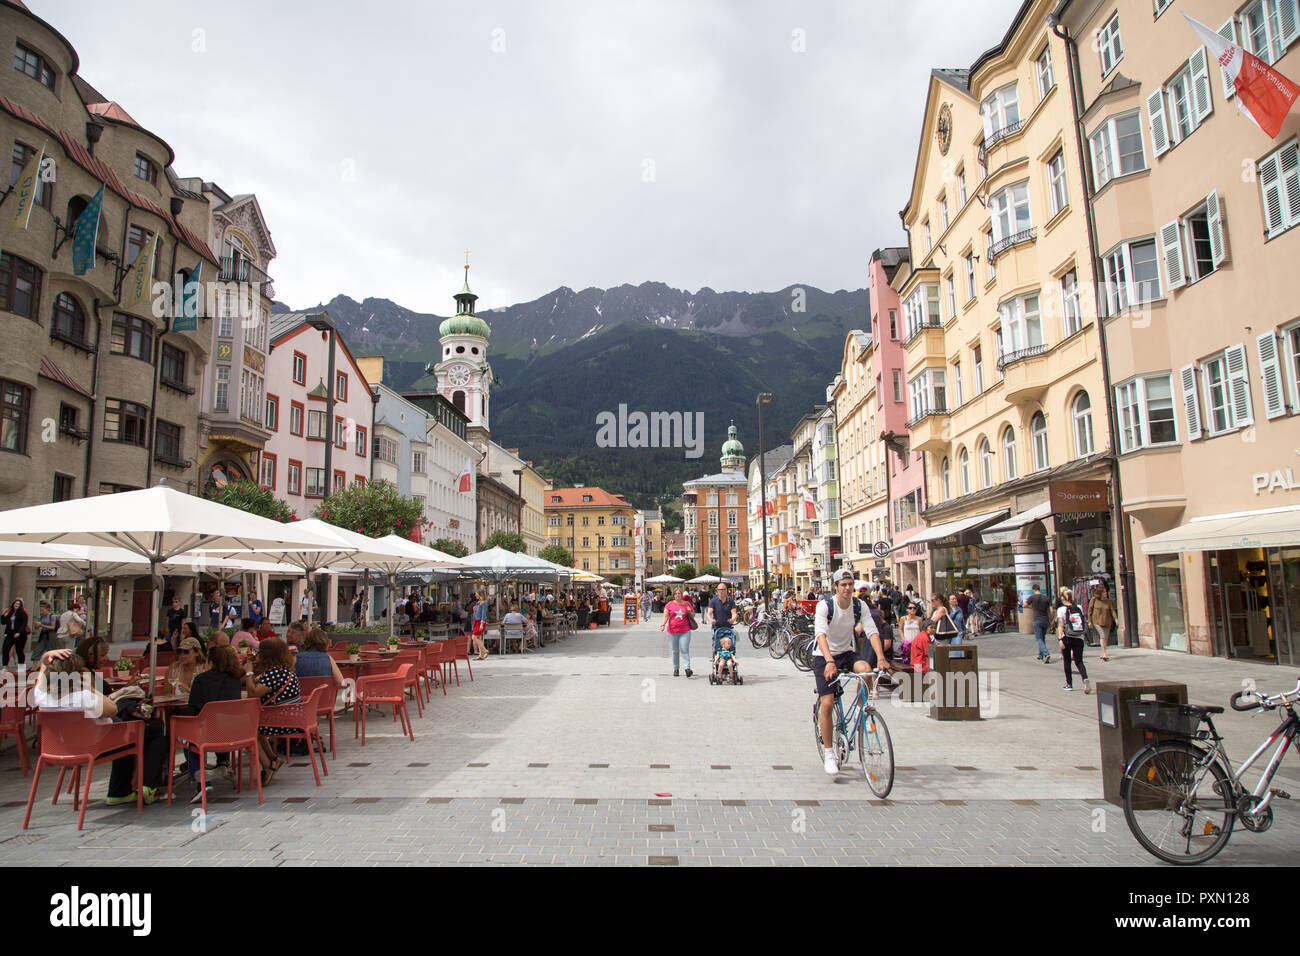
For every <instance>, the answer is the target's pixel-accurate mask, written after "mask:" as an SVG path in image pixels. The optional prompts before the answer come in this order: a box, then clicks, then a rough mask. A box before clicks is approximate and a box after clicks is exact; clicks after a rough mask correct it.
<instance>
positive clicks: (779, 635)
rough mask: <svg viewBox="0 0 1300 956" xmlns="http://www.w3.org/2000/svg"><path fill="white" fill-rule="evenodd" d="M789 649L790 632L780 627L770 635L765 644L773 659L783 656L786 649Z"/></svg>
mask: <svg viewBox="0 0 1300 956" xmlns="http://www.w3.org/2000/svg"><path fill="white" fill-rule="evenodd" d="M789 649H790V632H789V631H787V630H785V628H781V629H780V630H778V631H777V632H776V634H775V635H774V636H773V637H772V641H771V643H770V644H768V645H767V652H768V653H769V654H771V655H772V657H773V659H774V660H778V661H779V660H780V659H781V658H783V657H785V653H786V651H788V650H789Z"/></svg>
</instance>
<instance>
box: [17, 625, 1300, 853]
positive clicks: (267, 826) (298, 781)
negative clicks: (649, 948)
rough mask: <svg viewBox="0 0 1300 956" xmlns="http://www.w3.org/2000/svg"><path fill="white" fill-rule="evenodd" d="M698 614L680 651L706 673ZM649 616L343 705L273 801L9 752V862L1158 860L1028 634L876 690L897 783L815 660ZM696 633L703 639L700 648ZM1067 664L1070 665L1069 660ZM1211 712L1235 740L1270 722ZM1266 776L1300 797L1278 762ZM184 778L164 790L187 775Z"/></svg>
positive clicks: (1289, 677)
mask: <svg viewBox="0 0 1300 956" xmlns="http://www.w3.org/2000/svg"><path fill="white" fill-rule="evenodd" d="M700 634H701V632H697V636H696V640H695V642H694V648H693V650H695V651H696V657H695V658H694V659H693V663H694V664H695V665H696V667H697V668H701V669H704V670H707V650H708V646H709V643H708V640H707V639H706V638H703V637H701V636H700ZM665 646H666V645H665V642H664V639H663V637H662V635H661V634H660V633H659V631H658V629H657V624H655V623H653V622H652V623H650V624H639V625H628V626H627V627H614V628H608V629H602V630H600V631H593V632H588V633H584V634H580V635H575V636H573V637H570V638H568V639H566V640H564V641H561V642H559V643H557V644H553V645H550V646H548V647H546V648H544V649H542V650H541V651H539V652H537V653H533V654H528V655H525V656H523V657H519V656H515V655H512V656H510V657H508V658H500V657H494V658H492V659H491V660H489V661H487V662H484V663H483V664H481V665H478V666H476V667H475V680H474V681H472V682H471V681H470V680H469V679H468V675H467V674H466V673H465V669H464V666H463V664H462V667H461V672H462V673H461V677H462V682H461V684H460V686H459V687H456V686H455V684H454V682H453V686H452V687H451V689H450V691H449V693H448V694H447V695H446V696H443V695H442V694H441V693H436V694H435V697H434V700H433V701H432V703H431V704H430V705H429V706H428V707H426V710H425V715H424V717H423V718H420V717H417V716H415V714H414V706H413V705H412V710H413V714H412V717H413V720H414V724H415V731H416V740H415V742H414V743H412V742H411V741H410V740H408V739H406V738H405V737H402V736H401V735H400V734H399V733H398V731H397V728H396V725H395V724H392V723H391V722H390V721H389V718H387V717H383V718H379V717H376V718H375V719H373V720H372V721H371V722H370V723H369V725H368V734H367V745H366V746H365V747H364V748H363V747H361V746H360V743H359V741H356V740H354V739H353V735H352V734H351V733H349V732H348V731H350V730H351V729H352V720H351V717H350V716H349V717H346V718H344V717H343V715H342V714H340V716H339V721H338V731H339V739H338V759H337V760H336V761H332V762H331V763H330V774H329V776H328V777H327V778H326V779H325V780H324V786H322V787H319V788H317V787H316V786H315V784H314V780H313V778H312V774H311V770H310V768H309V767H308V766H307V764H306V763H305V758H295V762H294V765H293V766H292V767H287V768H285V769H283V770H281V771H280V772H279V774H277V776H276V779H275V781H274V783H273V784H272V785H271V786H270V787H268V788H267V790H266V802H265V804H263V805H262V806H260V807H259V806H258V804H257V801H256V797H255V796H249V795H248V793H247V792H245V793H244V794H236V793H235V792H234V791H233V790H232V789H231V788H230V786H229V785H228V784H225V783H219V784H218V791H217V798H216V802H215V803H214V804H212V805H210V814H209V817H208V819H207V820H203V819H202V818H201V814H200V812H199V809H198V807H191V806H190V805H189V803H188V802H187V801H188V796H189V793H190V791H189V789H188V787H187V786H186V787H183V788H182V790H183V793H184V797H183V799H181V800H178V801H177V802H176V803H174V804H172V805H171V806H167V805H165V804H159V805H155V806H152V807H146V808H145V810H144V812H143V813H142V814H136V812H135V810H134V807H130V808H128V809H119V808H108V807H106V806H105V805H104V804H103V795H104V788H105V786H106V784H107V776H108V773H107V768H101V769H100V771H99V772H98V774H97V782H96V784H95V785H94V787H93V788H92V798H91V806H90V808H89V810H88V812H87V816H86V828H85V830H83V831H80V832H78V831H77V830H76V829H75V823H76V818H75V814H74V811H73V810H72V806H71V801H70V798H66V797H65V798H63V799H61V800H60V802H59V804H58V805H57V806H51V805H50V803H49V800H50V797H51V795H52V793H53V786H54V781H55V779H56V778H57V774H49V772H48V771H47V774H46V775H45V776H43V778H42V780H41V788H40V795H39V796H38V801H37V804H36V809H35V811H34V813H33V816H32V825H31V828H30V829H28V830H26V831H23V830H21V829H20V827H21V824H22V814H23V807H24V804H25V801H26V796H27V788H28V786H29V785H30V778H29V777H23V776H22V775H21V773H20V772H19V770H18V768H17V759H16V757H15V756H14V754H13V752H12V747H9V748H8V749H6V751H5V753H4V754H3V755H0V860H3V861H4V862H6V863H16V864H20V865H23V864H36V865H41V864H48V865H66V864H71V865H75V866H93V865H114V864H133V865H149V864H156V863H165V864H175V863H198V864H222V865H311V864H326V865H339V864H345V865H369V864H388V863H440V862H446V863H494V864H500V863H588V864H606V863H608V864H647V863H648V864H658V863H663V864H667V865H683V866H688V865H701V864H710V863H745V864H753V863H766V864H772V863H794V864H802V863H841V864H852V863H872V864H882V863H907V864H943V865H952V864H1017V863H1031V864H1099V865H1110V864H1117V863H1118V864H1138V865H1146V864H1152V863H1155V861H1154V860H1153V859H1152V858H1151V857H1149V856H1148V855H1147V854H1146V853H1145V852H1144V851H1143V850H1142V849H1141V848H1140V847H1139V846H1138V845H1137V843H1136V842H1135V841H1134V840H1133V838H1132V836H1131V835H1130V834H1129V832H1128V829H1127V827H1126V826H1125V823H1124V819H1123V813H1122V811H1121V810H1120V809H1119V808H1118V807H1114V806H1112V805H1110V804H1107V803H1105V802H1104V801H1102V800H1101V799H1100V797H1101V776H1100V771H1099V769H1098V766H1099V748H1098V741H1097V729H1096V727H1097V724H1096V699H1095V697H1092V696H1086V695H1084V694H1083V693H1082V692H1081V690H1076V691H1074V692H1073V693H1066V692H1064V691H1062V690H1061V685H1062V683H1063V675H1062V673H1061V670H1060V668H1059V667H1058V666H1057V665H1056V664H1052V665H1047V666H1044V665H1042V664H1038V663H1036V662H1035V661H1034V660H1033V656H1032V648H1033V639H1032V637H1029V638H1025V637H1021V636H1018V635H1004V636H999V637H994V638H988V639H981V640H980V641H979V642H978V647H979V654H980V667H981V671H982V672H983V673H984V674H985V675H987V676H986V677H985V678H984V679H983V683H982V686H981V704H982V715H983V718H984V719H982V720H980V721H978V722H960V723H957V722H939V721H934V720H931V719H929V718H928V716H926V713H925V711H924V710H923V709H920V710H918V709H916V708H909V707H904V706H901V705H895V704H894V703H893V702H889V703H886V704H884V705H883V713H884V715H885V717H886V719H887V721H888V723H889V727H890V729H891V731H892V736H893V742H894V749H895V755H896V761H897V764H898V770H897V774H896V780H895V785H894V790H893V792H892V793H891V794H890V798H889V800H888V801H878V800H874V799H873V798H872V794H871V793H870V791H869V790H868V789H867V788H866V785H865V783H864V782H863V781H862V779H861V778H860V775H857V776H855V775H854V774H852V773H844V774H841V775H840V776H839V777H836V778H831V777H829V776H828V775H827V774H825V773H824V772H823V770H822V769H821V765H820V760H819V759H818V755H817V750H816V744H815V742H814V740H813V736H812V728H811V724H810V714H811V706H812V700H813V695H812V678H811V676H810V675H808V674H803V673H799V672H797V671H796V670H795V669H794V668H793V666H791V665H790V664H789V662H787V661H772V660H771V659H770V658H768V657H767V655H766V652H760V651H754V650H753V649H752V648H749V647H748V646H747V645H746V646H744V647H742V649H741V656H740V663H741V667H742V673H743V674H744V677H745V683H744V684H743V685H742V686H719V687H715V686H710V685H709V683H708V681H707V679H706V678H705V677H703V676H698V675H697V676H696V677H695V678H693V679H691V680H687V679H686V678H685V677H684V676H683V677H678V678H674V677H672V676H671V666H670V665H669V664H667V662H666V658H665ZM700 651H704V652H706V653H705V655H703V656H701V655H700V653H699V652H700ZM1088 653H1089V657H1088V665H1089V672H1090V675H1091V676H1092V677H1093V678H1094V680H1096V679H1120V678H1130V677H1164V678H1167V679H1172V680H1180V681H1185V682H1186V683H1187V684H1188V685H1189V699H1191V700H1194V701H1198V702H1203V703H1226V701H1227V697H1228V695H1229V694H1230V693H1231V692H1232V691H1234V690H1237V689H1239V688H1240V686H1241V681H1242V680H1243V679H1254V680H1256V681H1257V682H1258V683H1259V686H1260V687H1261V688H1262V689H1264V690H1267V691H1273V690H1278V689H1282V688H1283V687H1287V686H1294V683H1295V678H1296V674H1295V671H1294V670H1292V669H1282V668H1276V667H1266V666H1264V665H1253V666H1252V665H1248V664H1241V663H1236V662H1228V661H1220V660H1205V659H1190V658H1187V657H1184V656H1182V655H1171V654H1165V653H1161V652H1154V651H1136V650H1125V649H1117V650H1115V651H1113V656H1114V657H1115V660H1114V661H1112V662H1111V663H1101V662H1099V661H1097V660H1096V657H1095V651H1093V650H1092V649H1089V652H1088ZM1076 684H1078V681H1076ZM1269 721H1270V718H1268V717H1262V718H1259V719H1258V720H1256V719H1253V718H1252V717H1249V716H1246V715H1238V714H1227V715H1224V717H1223V718H1222V720H1221V721H1218V723H1219V726H1220V729H1221V731H1223V732H1224V734H1225V737H1226V738H1227V743H1228V748H1229V752H1230V753H1231V754H1233V756H1234V757H1235V758H1236V759H1238V760H1240V758H1241V757H1242V756H1244V755H1245V754H1246V753H1248V752H1249V750H1250V749H1253V746H1254V745H1255V744H1256V743H1257V742H1258V741H1259V740H1262V739H1263V737H1264V736H1265V735H1266V733H1267V731H1268V730H1271V729H1272V726H1273V724H1272V723H1271V722H1269ZM1287 763H1288V764H1290V766H1285V765H1284V768H1283V769H1284V773H1283V774H1280V775H1279V778H1278V781H1279V785H1280V786H1283V787H1285V788H1286V789H1288V790H1290V791H1291V792H1293V793H1297V794H1300V774H1297V773H1296V770H1295V766H1294V764H1292V762H1291V761H1288V762H1287ZM181 792H182V791H181V790H178V794H179V793H181ZM1298 838H1300V812H1297V810H1296V809H1295V808H1293V807H1292V806H1291V805H1290V803H1288V802H1286V801H1281V802H1280V805H1278V806H1277V809H1276V823H1275V824H1274V827H1273V829H1272V831H1270V832H1269V833H1266V834H1263V835H1256V834H1251V833H1246V832H1244V831H1236V832H1234V834H1233V838H1232V841H1231V842H1230V843H1229V844H1228V847H1227V848H1226V849H1225V850H1224V852H1223V853H1221V854H1220V856H1219V858H1218V859H1217V860H1216V861H1215V863H1216V864H1217V863H1222V864H1225V865H1232V864H1248V863H1249V864H1276V863H1295V862H1296V861H1297V859H1300V853H1298V852H1297V850H1296V847H1297V846H1300V839H1298Z"/></svg>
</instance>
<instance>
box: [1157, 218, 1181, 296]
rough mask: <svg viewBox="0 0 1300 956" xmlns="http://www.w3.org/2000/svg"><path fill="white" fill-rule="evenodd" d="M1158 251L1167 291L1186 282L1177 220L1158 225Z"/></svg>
mask: <svg viewBox="0 0 1300 956" xmlns="http://www.w3.org/2000/svg"><path fill="white" fill-rule="evenodd" d="M1160 252H1161V258H1163V259H1164V262H1165V288H1166V289H1167V290H1169V291H1171V292H1172V291H1173V290H1174V289H1177V288H1180V287H1181V286H1183V285H1185V284H1186V283H1187V276H1186V274H1185V273H1184V272H1183V244H1182V241H1181V229H1180V228H1179V225H1178V220H1177V219H1175V220H1174V221H1173V222H1171V223H1168V224H1167V225H1164V226H1161V227H1160Z"/></svg>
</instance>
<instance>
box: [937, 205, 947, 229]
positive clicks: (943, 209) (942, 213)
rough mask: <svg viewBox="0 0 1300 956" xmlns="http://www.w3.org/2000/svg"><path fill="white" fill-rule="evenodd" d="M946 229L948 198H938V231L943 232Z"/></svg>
mask: <svg viewBox="0 0 1300 956" xmlns="http://www.w3.org/2000/svg"><path fill="white" fill-rule="evenodd" d="M947 228H948V197H947V196H940V197H939V231H940V232H944V231H946V230H947Z"/></svg>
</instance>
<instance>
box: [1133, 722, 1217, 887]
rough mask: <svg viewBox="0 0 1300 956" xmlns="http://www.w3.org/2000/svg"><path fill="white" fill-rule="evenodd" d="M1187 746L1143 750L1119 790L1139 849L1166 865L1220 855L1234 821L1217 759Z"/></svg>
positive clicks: (1180, 743)
mask: <svg viewBox="0 0 1300 956" xmlns="http://www.w3.org/2000/svg"><path fill="white" fill-rule="evenodd" d="M1204 757H1205V752H1204V751H1202V750H1200V749H1199V748H1197V747H1194V746H1192V745H1191V744H1190V743H1187V742H1186V741H1181V740H1179V741H1174V740H1166V741H1162V742H1160V743H1157V744H1153V745H1152V746H1150V747H1147V748H1146V749H1145V750H1143V751H1142V752H1141V753H1139V754H1138V755H1137V756H1136V757H1134V758H1133V762H1132V763H1131V764H1130V765H1129V766H1130V772H1129V774H1128V775H1127V776H1126V777H1125V778H1124V781H1123V783H1122V784H1121V787H1122V789H1123V791H1124V794H1123V796H1124V820H1125V822H1127V823H1128V828H1129V829H1130V830H1132V831H1133V836H1135V837H1137V841H1138V842H1139V843H1141V844H1142V846H1143V848H1145V849H1146V850H1147V852H1149V853H1151V854H1152V855H1154V856H1156V857H1158V858H1160V859H1162V860H1164V861H1165V862H1166V863H1177V864H1189V863H1204V862H1205V861H1206V860H1208V859H1210V858H1211V857H1213V856H1214V855H1215V854H1216V853H1218V852H1219V851H1220V850H1222V849H1223V847H1224V846H1225V845H1226V844H1227V842H1228V837H1229V836H1231V835H1232V824H1233V821H1234V820H1235V819H1236V817H1235V807H1234V805H1233V798H1232V795H1233V792H1234V790H1233V784H1232V782H1231V778H1230V775H1229V773H1228V771H1227V770H1225V769H1224V767H1223V764H1222V763H1221V762H1220V761H1219V759H1218V758H1217V757H1216V758H1215V759H1214V761H1213V762H1212V763H1211V764H1210V765H1209V766H1208V767H1204V766H1201V765H1200V764H1201V761H1202V760H1203V759H1204Z"/></svg>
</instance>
